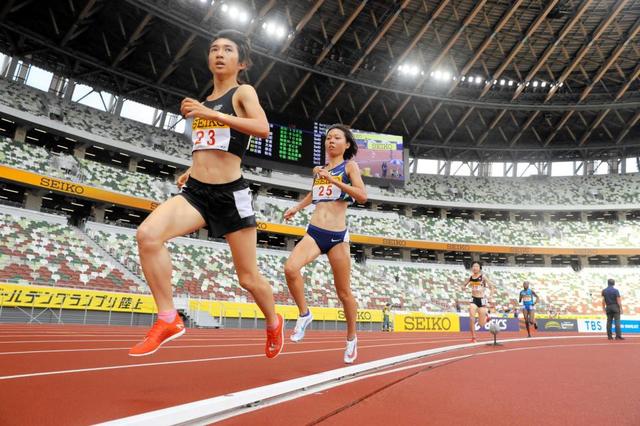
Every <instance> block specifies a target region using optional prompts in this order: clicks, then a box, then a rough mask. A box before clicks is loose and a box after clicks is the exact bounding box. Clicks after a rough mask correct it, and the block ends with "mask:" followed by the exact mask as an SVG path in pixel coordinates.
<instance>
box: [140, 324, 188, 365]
mask: <svg viewBox="0 0 640 426" xmlns="http://www.w3.org/2000/svg"><path fill="white" fill-rule="evenodd" d="M185 331H186V329H185V328H184V323H183V322H182V318H180V315H176V318H175V319H174V320H173V322H171V323H168V322H165V321H162V320H157V321H156V323H155V324H153V327H151V330H149V332H148V333H147V336H146V337H145V338H144V340H143V341H142V342H140V343H138V344H137V345H135V346H134V347H133V348H131V350H130V351H129V356H145V355H151V354H153V353H155V351H157V350H158V349H159V348H160V346H162V345H164V344H165V343H167V342H170V341H171V340H173V339H177V338H178V337H180V336H182V335H183V334H184V333H185Z"/></svg>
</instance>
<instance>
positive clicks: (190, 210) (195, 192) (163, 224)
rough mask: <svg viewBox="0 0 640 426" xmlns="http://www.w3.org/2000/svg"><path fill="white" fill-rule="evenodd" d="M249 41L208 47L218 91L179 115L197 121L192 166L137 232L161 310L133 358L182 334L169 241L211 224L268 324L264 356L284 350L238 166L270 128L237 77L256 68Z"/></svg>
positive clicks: (223, 37) (234, 35) (224, 35)
mask: <svg viewBox="0 0 640 426" xmlns="http://www.w3.org/2000/svg"><path fill="white" fill-rule="evenodd" d="M249 54H250V47H249V43H248V41H247V39H246V37H245V36H244V35H243V34H242V33H240V32H238V31H233V30H226V31H221V32H220V33H218V35H217V36H216V37H215V39H214V40H213V42H212V43H211V45H210V46H209V57H208V63H209V70H210V71H211V73H212V74H213V91H212V92H211V94H210V95H209V96H208V97H207V100H206V101H205V102H203V103H200V102H198V101H196V100H194V99H190V98H186V99H184V100H183V101H182V105H181V108H180V111H181V112H182V115H183V116H184V117H185V118H193V123H192V126H191V130H192V132H191V133H192V136H191V139H192V143H193V148H192V152H193V165H192V166H191V167H190V168H189V169H188V170H187V171H186V172H185V173H184V174H183V175H182V176H180V178H178V186H179V187H181V189H182V192H181V193H180V194H178V195H176V196H175V197H173V198H171V199H169V200H167V201H165V202H164V203H162V204H161V205H160V206H159V207H158V208H156V209H155V210H154V211H153V212H152V213H151V214H150V215H149V216H148V217H147V218H146V219H145V221H144V222H143V223H142V224H141V225H140V226H139V227H138V231H137V234H136V237H137V240H138V251H139V254H140V263H141V265H142V270H143V272H144V275H145V278H146V279H147V283H148V284H149V287H150V288H151V291H152V292H153V297H154V299H155V302H156V305H157V307H158V321H156V323H155V324H154V325H153V327H152V328H151V330H150V331H149V333H147V336H146V338H145V339H144V340H143V341H142V342H140V343H138V344H137V345H136V346H134V347H133V348H132V349H131V350H130V351H129V355H131V356H144V355H150V354H152V353H154V352H155V351H156V350H158V348H159V347H160V346H161V345H162V344H164V343H166V342H168V341H170V340H173V339H175V338H177V337H180V336H181V335H182V334H184V332H185V329H184V324H183V322H182V320H181V319H180V316H179V315H177V312H176V309H175V307H174V305H173V292H172V288H171V269H172V266H171V257H170V255H169V251H168V250H167V247H166V246H165V242H167V241H168V240H170V239H172V238H174V237H177V236H181V235H185V234H189V233H192V232H194V231H196V230H198V229H200V228H202V227H204V226H205V225H206V226H208V228H209V233H210V235H213V236H214V237H222V236H224V237H225V238H226V240H227V242H228V243H229V247H230V248H231V255H232V257H233V263H234V265H235V269H236V274H237V275H238V280H239V282H240V285H241V286H242V287H243V288H244V289H246V290H248V291H249V292H250V293H251V295H252V296H253V298H254V299H255V301H256V303H257V304H258V306H259V307H260V310H261V311H262V312H263V313H264V316H265V318H266V326H267V343H266V347H265V354H266V355H267V357H269V358H274V357H276V356H277V355H278V354H279V353H280V351H281V350H282V346H283V341H284V338H283V319H282V316H280V315H279V314H276V311H275V304H274V300H273V294H272V291H271V287H270V286H269V283H268V282H267V280H265V279H264V277H263V276H262V275H261V274H260V272H258V264H257V260H256V240H257V233H256V218H255V215H254V212H253V206H252V204H251V192H250V190H249V185H248V184H247V182H246V181H245V180H244V179H243V177H242V173H241V168H240V164H241V161H242V157H243V155H244V152H245V150H246V148H247V142H248V139H249V135H255V136H258V137H267V136H268V135H269V123H268V122H267V117H266V115H265V113H264V110H263V109H262V107H261V106H260V102H259V101H258V95H257V94H256V91H255V89H254V88H253V87H251V86H249V85H247V84H243V85H239V84H238V74H239V73H240V71H242V70H244V69H246V68H247V67H248V66H249V65H250V58H249Z"/></svg>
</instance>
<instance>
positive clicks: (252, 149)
mask: <svg viewBox="0 0 640 426" xmlns="http://www.w3.org/2000/svg"><path fill="white" fill-rule="evenodd" d="M269 130H270V132H269V137H267V138H256V137H251V139H250V140H249V147H248V149H247V153H246V155H247V157H250V158H251V157H252V158H254V159H263V160H267V161H275V162H278V163H283V164H290V165H295V166H300V167H303V168H306V169H313V168H314V167H315V166H318V165H322V164H324V155H325V153H324V144H323V143H322V139H318V138H315V137H314V134H313V132H311V131H308V130H302V129H296V128H292V127H286V126H281V125H279V124H275V123H270V124H269ZM252 163H255V164H256V165H258V164H257V163H256V162H254V161H252Z"/></svg>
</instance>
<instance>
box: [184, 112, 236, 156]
mask: <svg viewBox="0 0 640 426" xmlns="http://www.w3.org/2000/svg"><path fill="white" fill-rule="evenodd" d="M191 141H192V142H193V150H192V151H199V150H204V149H218V150H220V151H229V142H230V141H231V129H230V128H229V126H227V125H226V124H223V123H220V122H218V121H214V120H205V119H203V118H198V117H196V118H194V119H193V123H192V125H191Z"/></svg>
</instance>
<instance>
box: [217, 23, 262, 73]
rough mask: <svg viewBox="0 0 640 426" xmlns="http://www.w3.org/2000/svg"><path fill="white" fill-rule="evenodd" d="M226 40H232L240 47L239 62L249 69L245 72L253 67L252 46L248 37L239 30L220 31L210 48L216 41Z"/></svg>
mask: <svg viewBox="0 0 640 426" xmlns="http://www.w3.org/2000/svg"><path fill="white" fill-rule="evenodd" d="M220 38H226V39H227V40H231V41H232V42H234V43H235V44H236V46H238V62H240V63H241V64H245V65H246V66H247V68H245V71H246V70H248V69H249V68H250V67H251V64H252V62H251V44H249V39H248V38H247V36H246V35H245V34H244V33H242V32H240V31H237V30H222V31H218V33H217V34H216V35H215V36H214V37H213V40H211V43H209V46H211V45H212V44H213V42H214V41H216V40H218V39H220Z"/></svg>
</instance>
